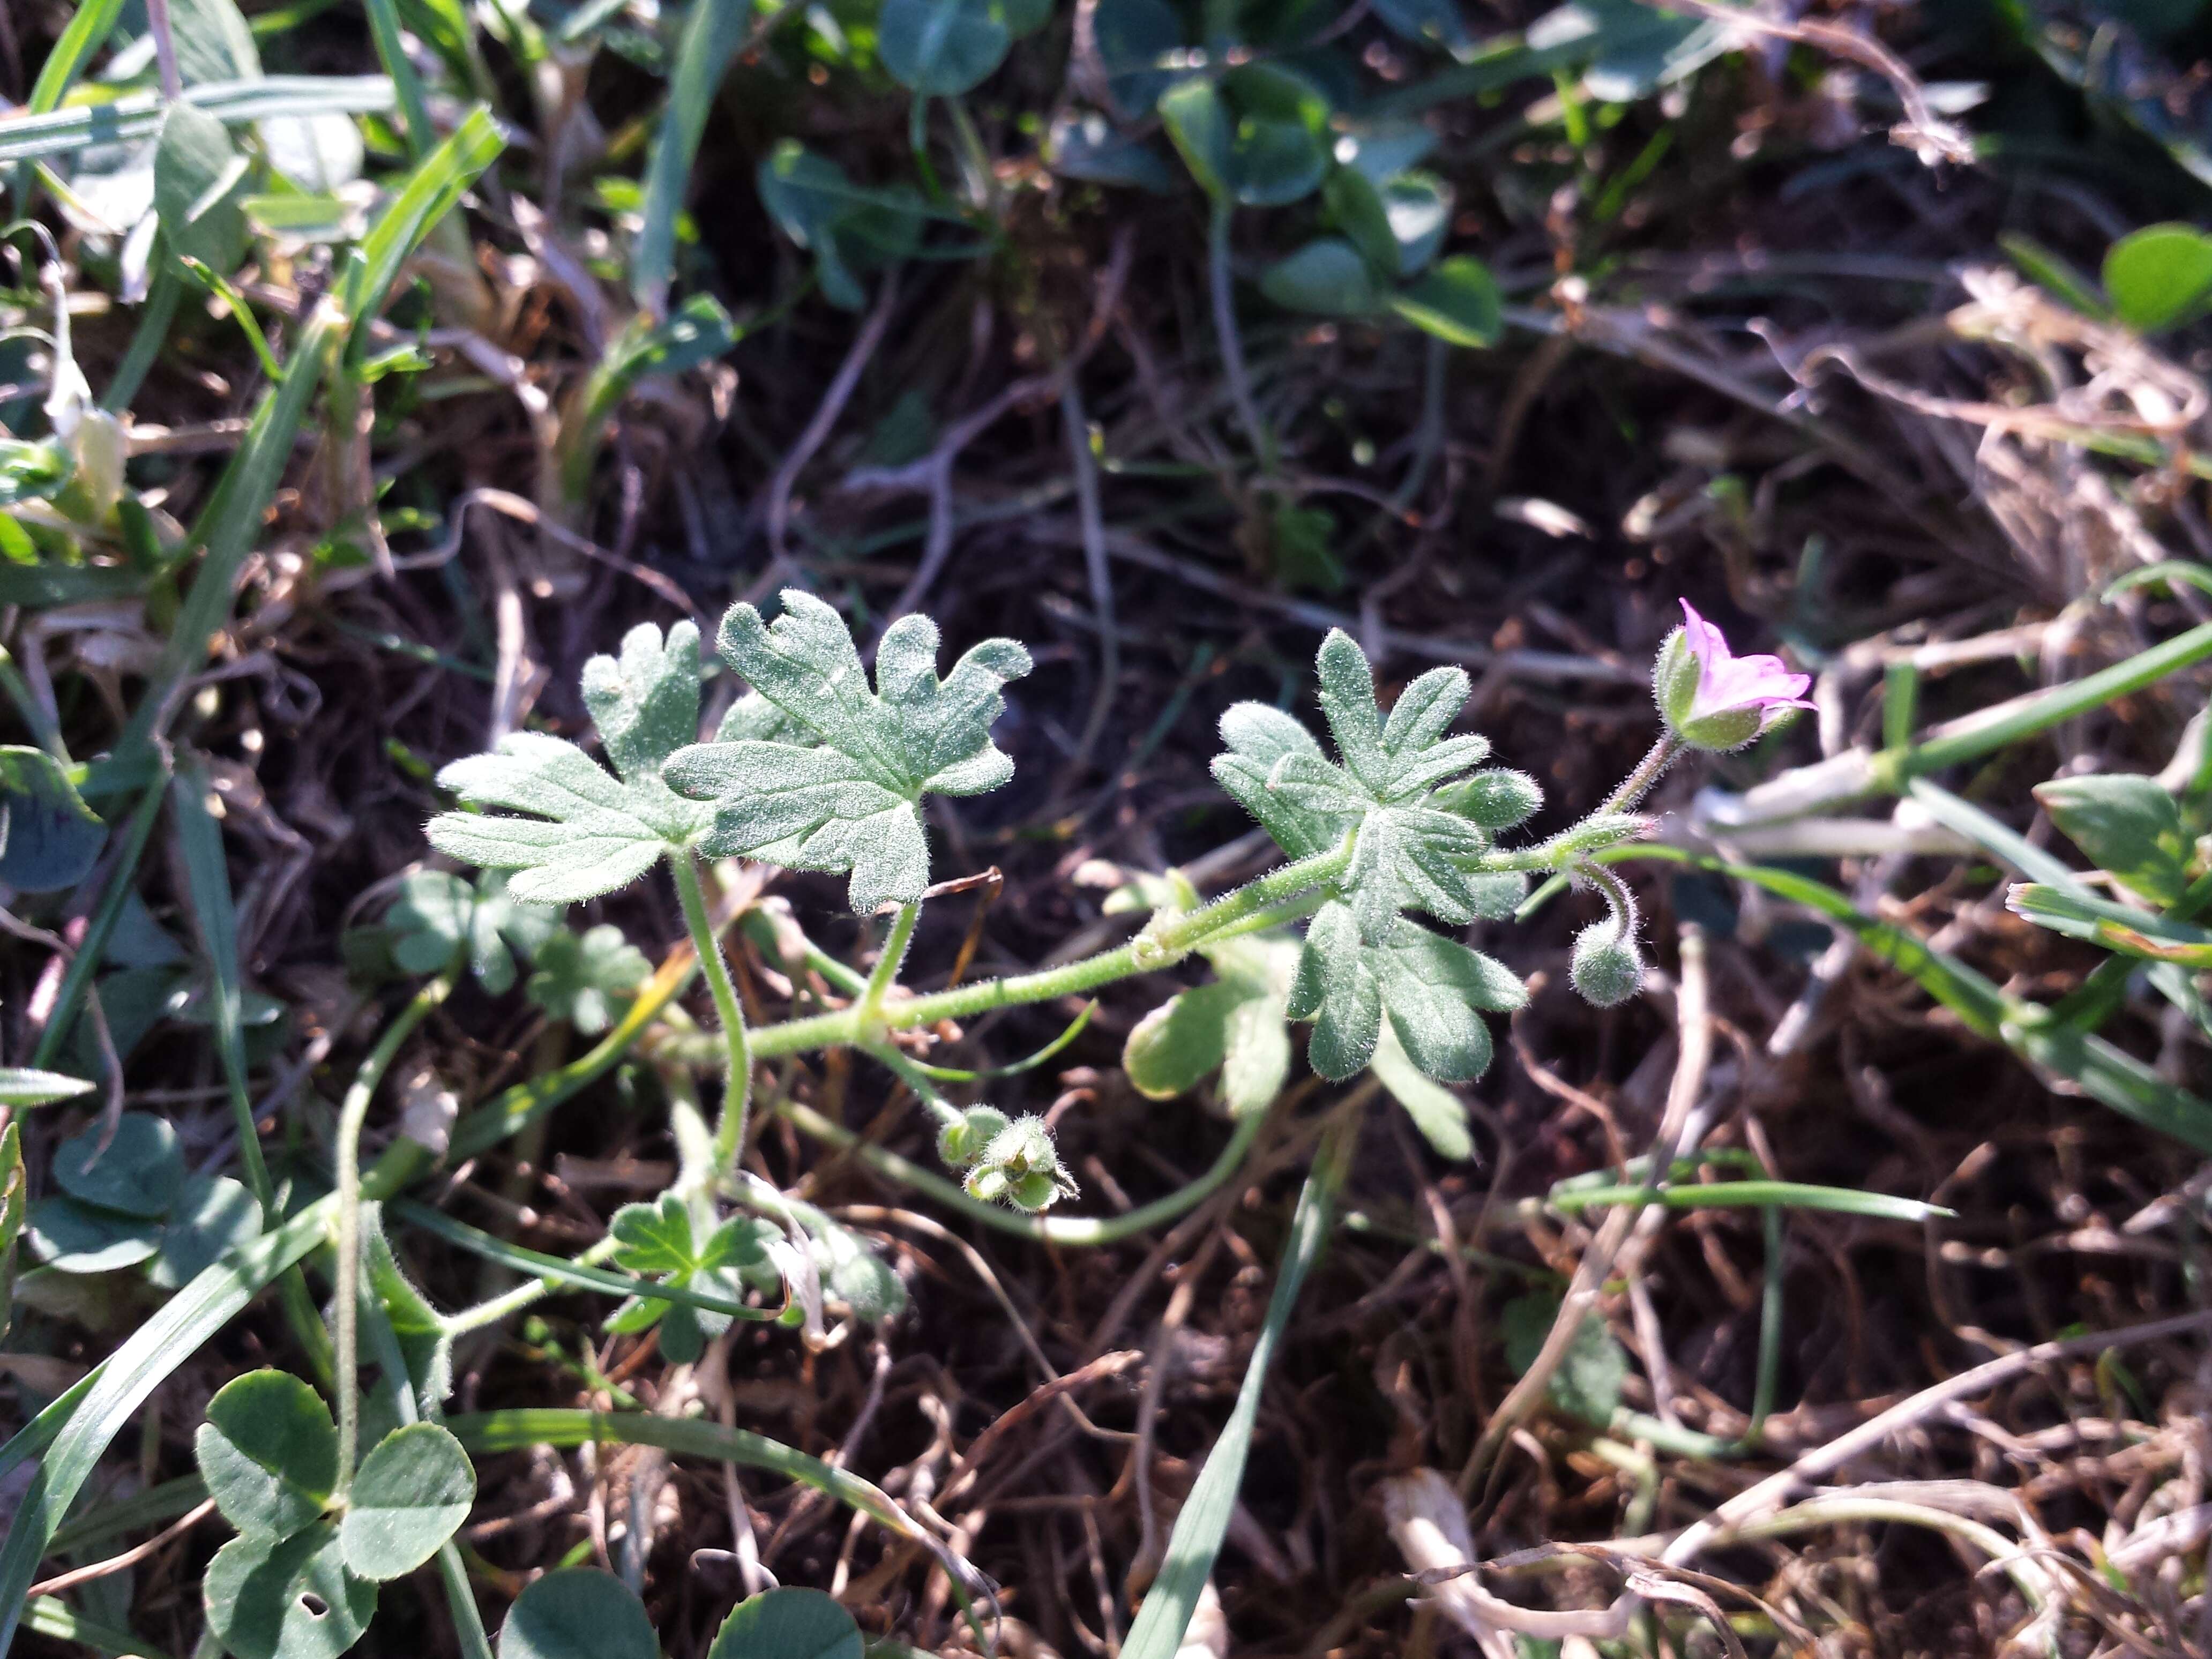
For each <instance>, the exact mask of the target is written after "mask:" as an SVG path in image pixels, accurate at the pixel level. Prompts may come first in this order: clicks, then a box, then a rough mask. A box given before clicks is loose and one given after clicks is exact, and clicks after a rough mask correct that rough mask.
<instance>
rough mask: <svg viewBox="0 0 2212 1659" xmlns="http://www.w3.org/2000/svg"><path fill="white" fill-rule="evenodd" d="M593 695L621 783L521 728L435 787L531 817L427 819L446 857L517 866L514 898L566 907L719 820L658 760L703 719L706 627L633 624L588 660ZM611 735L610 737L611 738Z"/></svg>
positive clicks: (628, 876)
mask: <svg viewBox="0 0 2212 1659" xmlns="http://www.w3.org/2000/svg"><path fill="white" fill-rule="evenodd" d="M584 685H585V696H586V702H588V703H589V704H590V706H591V708H592V711H593V715H594V718H599V719H605V720H606V721H607V722H608V726H607V727H605V728H602V733H601V735H602V737H603V738H606V742H607V751H608V755H609V757H610V758H611V759H612V760H613V762H614V763H615V766H616V769H617V772H619V773H620V775H619V776H616V775H612V774H610V773H609V772H608V771H607V769H605V767H603V766H601V765H599V763H597V762H596V761H594V760H592V758H591V757H589V756H587V755H586V754H585V753H584V751H583V750H580V749H579V748H577V747H576V745H575V744H572V743H564V742H562V740H561V739H560V738H553V737H548V736H546V735H545V734H544V733H543V732H510V733H509V734H508V735H507V737H505V738H501V740H500V744H499V747H498V748H497V749H496V750H494V751H493V752H492V753H490V754H488V755H472V756H471V757H469V758H467V759H465V760H458V761H455V762H454V763H453V764H452V765H450V766H448V767H447V768H446V769H445V770H444V771H442V772H441V773H439V775H438V781H439V783H440V784H441V786H442V787H445V788H447V789H450V790H452V791H453V793H454V794H456V795H458V796H459V798H460V799H461V800H462V801H463V803H464V804H465V805H470V806H477V807H489V808H498V809H502V810H503V811H509V812H523V813H528V814H531V815H532V816H530V817H493V816H490V815H489V814H488V813H483V812H444V813H441V814H440V815H439V816H438V817H435V818H433V819H432V820H431V821H430V825H429V831H428V833H429V836H430V844H431V845H432V846H434V847H435V848H437V849H438V850H439V851H440V852H441V853H444V854H447V856H448V857H451V858H456V859H459V860H463V861H464V862H466V863H469V864H475V865H481V866H483V867H484V868H486V869H490V870H511V871H513V872H515V873H514V875H513V877H512V878H510V879H509V881H508V883H507V892H508V894H509V895H510V896H512V897H513V898H515V899H518V900H520V901H522V902H526V903H532V904H570V903H576V902H581V901H582V900H585V899H588V898H597V897H599V896H600V895H601V894H603V893H611V892H613V891H614V890H616V889H617V888H618V887H623V886H627V885H628V884H629V883H631V882H633V881H635V880H636V879H637V878H638V877H640V876H641V875H643V874H644V873H645V872H647V870H650V869H651V868H652V867H653V865H654V864H655V863H656V862H658V861H659V859H660V857H661V855H662V854H665V853H666V852H667V851H669V850H670V849H671V848H686V847H690V846H691V845H692V844H693V843H694V842H696V841H697V840H698V839H699V837H700V836H701V835H702V833H703V831H704V830H705V829H706V828H707V825H708V823H709V822H710V821H711V819H712V817H713V814H712V811H710V809H708V807H707V806H705V805H702V803H700V802H696V801H691V800H686V799H684V798H683V797H682V796H679V795H678V794H677V793H675V792H674V791H673V790H671V789H670V788H669V787H668V786H667V785H666V784H665V783H664V782H663V781H661V776H660V771H661V763H662V762H663V761H665V759H666V758H667V756H668V752H669V750H670V748H671V746H672V745H673V744H674V742H675V740H676V739H677V738H678V737H682V738H690V737H692V736H696V733H697V731H698V720H699V631H698V629H696V628H694V627H692V626H691V624H690V623H677V624H676V625H675V626H674V627H673V628H671V629H669V630H668V638H667V642H666V644H665V647H664V646H663V645H661V643H660V640H659V632H658V630H657V629H653V627H652V626H651V624H649V623H648V624H647V625H645V626H643V627H641V628H637V629H632V630H631V631H630V633H629V635H628V637H626V638H625V639H624V640H623V654H622V657H621V659H619V660H617V659H613V658H608V657H594V658H593V659H592V660H591V661H590V662H588V663H586V664H585V665H584ZM610 731H611V733H612V735H611V736H610V735H609V732H610Z"/></svg>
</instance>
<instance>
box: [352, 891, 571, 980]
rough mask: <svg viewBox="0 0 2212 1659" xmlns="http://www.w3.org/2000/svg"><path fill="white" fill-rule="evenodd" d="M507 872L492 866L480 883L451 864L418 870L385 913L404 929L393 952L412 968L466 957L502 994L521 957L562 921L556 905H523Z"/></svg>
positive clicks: (450, 967)
mask: <svg viewBox="0 0 2212 1659" xmlns="http://www.w3.org/2000/svg"><path fill="white" fill-rule="evenodd" d="M384 919H385V921H386V925H387V926H389V927H392V928H393V929H394V930H396V932H397V934H398V937H397V938H395V939H393V940H392V960H393V961H394V962H395V963H398V965H399V966H400V967H401V968H403V969H405V970H406V971H407V972H409V973H410V974H443V973H449V972H453V971H456V970H458V969H459V968H460V967H461V965H462V964H463V963H466V964H467V965H468V968H469V970H470V971H471V973H473V974H474V975H476V976H477V983H478V984H480V985H482V986H483V987H484V989H485V990H487V991H489V992H490V993H491V994H493V995H494V996H501V995H503V994H506V993H507V991H509V990H511V989H512V988H513V985H514V976H515V966H514V958H515V957H517V956H520V957H522V958H523V959H524V960H525V961H528V960H530V959H532V957H535V956H536V955H537V954H538V951H539V950H540V948H542V947H543V946H544V944H545V942H546V941H547V940H548V939H550V938H552V937H553V935H554V933H556V931H557V930H558V929H559V927H560V926H561V912H560V911H559V910H558V909H557V908H554V907H553V906H551V905H545V904H519V903H517V902H515V901H514V899H513V896H511V895H510V894H509V893H508V892H507V877H506V875H505V874H504V873H503V872H500V871H497V870H487V871H485V872H483V874H482V875H480V876H478V877H477V879H476V882H475V884H474V885H471V884H469V883H468V882H465V881H464V880H462V879H461V878H459V876H455V875H450V874H448V873H447V872H445V871H443V870H417V871H416V872H413V873H412V874H410V876H408V877H407V878H405V879H404V881H402V882H401V883H400V886H399V897H398V900H397V901H396V902H394V903H393V905H392V908H391V909H389V910H387V911H386V912H385V918H384Z"/></svg>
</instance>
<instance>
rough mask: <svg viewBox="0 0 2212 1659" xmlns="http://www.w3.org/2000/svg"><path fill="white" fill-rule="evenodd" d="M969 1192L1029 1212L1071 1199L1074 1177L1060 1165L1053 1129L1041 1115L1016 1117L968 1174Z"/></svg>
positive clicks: (985, 1199)
mask: <svg viewBox="0 0 2212 1659" xmlns="http://www.w3.org/2000/svg"><path fill="white" fill-rule="evenodd" d="M967 1187H968V1194H969V1197H971V1198H980V1199H981V1200H984V1201H985V1202H986V1203H994V1202H999V1201H1001V1200H1003V1201H1004V1202H1006V1203H1008V1204H1011V1205H1012V1206H1014V1207H1015V1208H1016V1209H1018V1210H1027V1211H1030V1212H1032V1213H1035V1212H1037V1211H1039V1210H1044V1209H1049V1208H1050V1207H1051V1206H1052V1204H1053V1201H1054V1200H1055V1199H1060V1198H1072V1197H1073V1196H1074V1194H1075V1193H1076V1191H1077V1190H1078V1189H1077V1188H1076V1184H1075V1179H1074V1177H1073V1176H1071V1175H1069V1174H1068V1173H1067V1171H1066V1169H1065V1168H1063V1167H1062V1166H1061V1164H1060V1152H1059V1151H1058V1149H1056V1148H1055V1147H1054V1146H1053V1144H1052V1131H1051V1130H1049V1129H1048V1128H1046V1127H1045V1126H1044V1120H1043V1119H1042V1118H1041V1117H1018V1118H1016V1119H1015V1120H1014V1121H1012V1123H1009V1124H1008V1125H1006V1127H1005V1128H1003V1129H1001V1130H1000V1131H999V1133H997V1134H995V1135H994V1136H993V1137H992V1138H991V1142H990V1144H989V1145H988V1146H986V1147H984V1149H983V1152H982V1156H981V1158H978V1159H977V1160H976V1163H975V1168H974V1169H973V1170H969V1174H968V1181H967Z"/></svg>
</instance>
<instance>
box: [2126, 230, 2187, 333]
mask: <svg viewBox="0 0 2212 1659" xmlns="http://www.w3.org/2000/svg"><path fill="white" fill-rule="evenodd" d="M2104 274H2105V292H2106V293H2107V294H2109V295H2112V308H2113V309H2114V310H2115V311H2117V312H2118V313H2119V315H2120V320H2121V321H2122V322H2124V323H2125V324H2126V325H2128V326H2129V327H2130V328H2132V329H2134V330H2136V331H2138V332H2140V333H2143V334H2156V333H2160V332H2162V331H2165V330H2166V329H2169V328H2178V327H2179V326H2180V325H2182V324H2184V323H2185V322H2188V321H2190V320H2191V319H2193V318H2196V317H2198V316H2201V315H2202V314H2203V313H2204V311H2205V310H2206V309H2207V307H2212V236H2207V235H2206V234H2204V233H2203V231H2201V230H2199V229H2197V227H2195V226H2194V225H2185V224H2166V225H2146V226H2144V227H2143V228H2142V229H2141V230H2138V231H2135V232H2132V233H2130V234H2128V235H2126V236H2123V237H2122V238H2121V239H2120V240H2118V241H2117V242H2115V243H2113V244H2112V247H2111V248H2110V250H2108V251H2107V252H2106V255H2105V273H2104Z"/></svg>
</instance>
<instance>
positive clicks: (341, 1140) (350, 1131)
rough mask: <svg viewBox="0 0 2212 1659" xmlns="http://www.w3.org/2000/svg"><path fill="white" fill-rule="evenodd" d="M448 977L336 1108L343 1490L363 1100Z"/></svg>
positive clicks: (356, 1386) (350, 1440)
mask: <svg viewBox="0 0 2212 1659" xmlns="http://www.w3.org/2000/svg"><path fill="white" fill-rule="evenodd" d="M452 989H453V981H451V980H449V979H447V978H445V977H444V976H443V975H441V976H440V977H439V978H436V979H434V980H432V981H430V982H429V983H428V985H425V986H424V987H422V989H421V990H419V991H417V992H416V994H415V995H414V997H413V998H412V1000H410V1001H409V1003H408V1004H407V1006H405V1007H404V1008H402V1009H401V1010H400V1011H399V1013H398V1017H397V1018H394V1019H393V1020H392V1024H389V1025H387V1026H386V1027H385V1028H384V1035H383V1036H380V1037H379V1038H377V1040H376V1047H374V1048H372V1049H370V1050H369V1051H368V1059H366V1060H362V1063H361V1069H360V1070H359V1071H358V1072H356V1073H354V1079H353V1086H352V1087H351V1088H349V1089H348V1090H347V1091H346V1097H345V1102H344V1103H343V1105H342V1106H340V1107H339V1109H338V1146H337V1163H338V1190H337V1208H338V1214H337V1235H338V1236H337V1254H338V1264H337V1391H338V1472H337V1484H336V1486H334V1488H333V1490H334V1491H336V1492H339V1493H341V1494H343V1492H344V1491H345V1490H346V1488H347V1487H348V1486H351V1485H352V1484H353V1460H354V1442H355V1440H356V1438H357V1437H359V1435H360V1433H361V1374H360V1370H359V1366H358V1358H359V1351H360V1346H361V1131H362V1125H363V1124H364V1123H366V1122H367V1121H368V1103H369V1102H370V1101H371V1100H373V1099H374V1098H375V1096H376V1086H377V1085H378V1084H380V1083H381V1082H383V1081H384V1074H385V1073H386V1072H387V1071H388V1070H390V1069H391V1066H392V1058H393V1056H395V1055H396V1054H398V1052H399V1048H400V1045H401V1044H403V1043H404V1042H406V1041H407V1039H408V1038H409V1037H410V1036H412V1035H414V1031H415V1028H416V1026H418V1025H420V1024H422V1022H423V1020H424V1019H425V1018H428V1015H429V1012H430V1011H431V1010H432V1009H433V1008H435V1007H436V1006H438V1005H439V1004H440V1003H441V1002H443V1001H444V1000H446V994H447V992H449V991H451V990H452Z"/></svg>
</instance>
